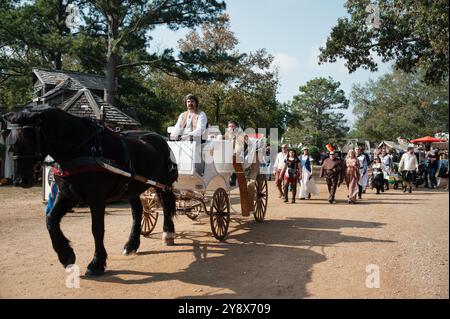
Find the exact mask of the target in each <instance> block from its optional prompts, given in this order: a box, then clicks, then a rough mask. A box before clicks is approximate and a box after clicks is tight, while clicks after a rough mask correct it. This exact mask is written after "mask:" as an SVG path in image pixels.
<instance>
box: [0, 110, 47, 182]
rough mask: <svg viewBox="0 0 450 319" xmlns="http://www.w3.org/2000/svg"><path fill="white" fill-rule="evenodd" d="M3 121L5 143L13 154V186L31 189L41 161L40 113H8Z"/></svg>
mask: <svg viewBox="0 0 450 319" xmlns="http://www.w3.org/2000/svg"><path fill="white" fill-rule="evenodd" d="M3 120H4V121H5V120H6V122H7V126H6V128H7V130H8V131H9V136H8V138H7V140H6V142H7V144H8V145H10V150H12V153H13V161H14V181H13V182H14V185H15V186H21V187H24V188H28V187H31V186H33V185H34V182H35V177H34V176H35V172H36V170H38V169H39V166H40V162H41V161H42V158H41V157H42V155H41V154H42V152H41V147H40V140H41V134H40V112H25V111H22V112H15V113H8V114H6V115H5V116H4V117H3Z"/></svg>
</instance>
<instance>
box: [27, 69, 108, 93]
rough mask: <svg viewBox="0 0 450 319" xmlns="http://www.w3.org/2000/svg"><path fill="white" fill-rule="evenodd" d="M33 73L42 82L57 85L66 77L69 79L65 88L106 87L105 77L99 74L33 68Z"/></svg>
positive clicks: (97, 88) (95, 88) (99, 88)
mask: <svg viewBox="0 0 450 319" xmlns="http://www.w3.org/2000/svg"><path fill="white" fill-rule="evenodd" d="M33 75H34V76H35V77H36V78H37V79H39V80H40V81H41V82H42V83H43V84H47V85H55V86H56V85H59V84H61V82H62V81H64V82H66V80H67V79H70V80H71V81H69V82H67V83H66V89H70V90H80V89H82V88H87V89H91V90H103V89H105V88H106V79H105V77H104V76H101V75H93V74H82V73H76V72H67V71H60V70H57V71H55V70H43V69H33Z"/></svg>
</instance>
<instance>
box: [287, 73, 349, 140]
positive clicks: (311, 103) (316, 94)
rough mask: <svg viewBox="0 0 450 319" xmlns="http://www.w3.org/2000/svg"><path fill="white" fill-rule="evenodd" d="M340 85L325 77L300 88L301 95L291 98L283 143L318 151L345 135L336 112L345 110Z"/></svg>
mask: <svg viewBox="0 0 450 319" xmlns="http://www.w3.org/2000/svg"><path fill="white" fill-rule="evenodd" d="M339 86H340V83H339V82H335V81H333V79H331V78H328V79H325V78H315V79H313V80H310V81H308V82H307V83H306V85H304V86H300V88H299V91H300V94H299V95H296V96H294V99H293V101H292V103H291V105H290V110H291V112H292V113H291V117H290V122H289V124H288V125H289V126H288V129H287V131H286V134H285V135H284V136H283V137H284V138H285V142H286V143H291V144H298V143H305V144H313V145H316V146H318V147H320V148H323V146H324V145H325V144H327V143H330V142H331V143H333V142H335V141H336V140H337V139H339V138H342V137H344V136H345V135H346V133H347V131H348V130H349V128H348V127H347V126H346V120H345V119H344V114H343V113H339V112H335V111H336V110H344V109H347V108H348V100H347V99H346V97H345V94H344V91H343V90H341V89H339Z"/></svg>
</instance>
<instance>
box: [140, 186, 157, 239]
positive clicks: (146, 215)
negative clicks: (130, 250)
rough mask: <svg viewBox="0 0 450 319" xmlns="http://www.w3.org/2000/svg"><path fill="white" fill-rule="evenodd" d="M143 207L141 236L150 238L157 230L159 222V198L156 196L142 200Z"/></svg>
mask: <svg viewBox="0 0 450 319" xmlns="http://www.w3.org/2000/svg"><path fill="white" fill-rule="evenodd" d="M141 203H142V207H143V208H144V211H143V214H142V221H141V235H142V236H145V237H147V236H149V235H150V234H151V232H152V231H153V229H155V226H156V222H157V221H158V215H159V214H158V211H157V209H158V208H159V198H158V196H157V195H156V194H153V195H150V196H148V197H147V196H146V197H143V198H141Z"/></svg>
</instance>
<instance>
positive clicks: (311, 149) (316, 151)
mask: <svg viewBox="0 0 450 319" xmlns="http://www.w3.org/2000/svg"><path fill="white" fill-rule="evenodd" d="M319 154H320V152H319V148H318V147H316V146H309V155H311V157H312V158H313V159H314V162H315V163H317V161H318V160H319Z"/></svg>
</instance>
